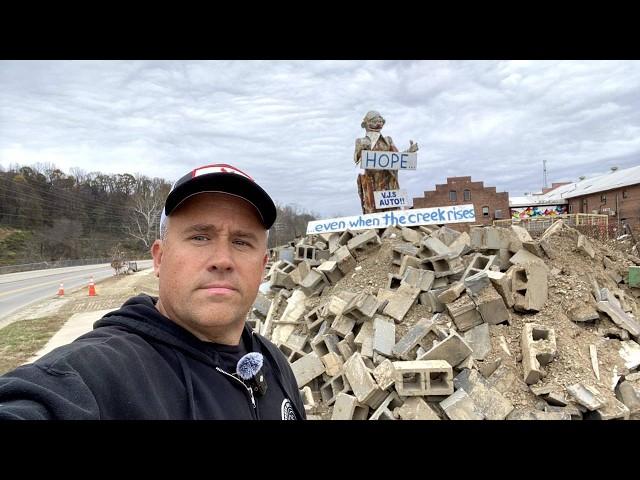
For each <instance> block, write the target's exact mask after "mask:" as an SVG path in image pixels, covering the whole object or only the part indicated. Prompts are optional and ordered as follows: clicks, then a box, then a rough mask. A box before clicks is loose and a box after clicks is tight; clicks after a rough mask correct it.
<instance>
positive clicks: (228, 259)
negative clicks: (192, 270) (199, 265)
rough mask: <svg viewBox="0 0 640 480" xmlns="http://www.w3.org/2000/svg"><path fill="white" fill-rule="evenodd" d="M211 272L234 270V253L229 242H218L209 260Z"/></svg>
mask: <svg viewBox="0 0 640 480" xmlns="http://www.w3.org/2000/svg"><path fill="white" fill-rule="evenodd" d="M209 269H210V270H221V271H227V270H233V252H232V250H231V246H230V245H228V244H227V242H216V245H214V247H213V249H212V250H211V256H210V259H209Z"/></svg>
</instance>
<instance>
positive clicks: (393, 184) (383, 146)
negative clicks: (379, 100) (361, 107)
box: [353, 110, 418, 214]
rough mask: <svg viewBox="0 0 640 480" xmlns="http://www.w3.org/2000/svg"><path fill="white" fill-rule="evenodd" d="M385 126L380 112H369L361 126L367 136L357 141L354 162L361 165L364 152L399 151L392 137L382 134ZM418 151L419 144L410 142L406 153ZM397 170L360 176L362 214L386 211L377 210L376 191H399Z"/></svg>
mask: <svg viewBox="0 0 640 480" xmlns="http://www.w3.org/2000/svg"><path fill="white" fill-rule="evenodd" d="M384 124H385V120H384V118H382V115H380V114H379V113H378V112H376V111H374V110H372V111H369V112H367V114H366V115H365V116H364V119H363V120H362V123H361V124H360V126H361V127H362V128H364V129H365V130H366V133H365V136H364V137H362V138H357V139H356V150H355V152H354V155H353V160H354V162H355V163H356V164H359V163H360V154H361V153H362V151H363V150H370V151H384V152H397V151H398V149H397V148H396V146H395V145H394V144H393V140H392V139H391V137H384V136H382V135H381V134H380V130H382V127H383V126H384ZM416 151H418V144H417V143H413V141H412V140H409V148H408V149H407V150H405V152H416ZM399 188H400V184H399V183H398V171H397V170H367V169H365V171H364V173H361V174H360V175H358V195H360V203H361V205H362V213H364V214H366V213H375V212H380V211H384V210H390V209H388V208H385V209H376V204H375V200H374V196H373V192H374V191H380V190H398V189H399Z"/></svg>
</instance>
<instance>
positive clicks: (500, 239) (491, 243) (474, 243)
mask: <svg viewBox="0 0 640 480" xmlns="http://www.w3.org/2000/svg"><path fill="white" fill-rule="evenodd" d="M469 235H470V236H471V248H472V249H474V250H498V249H501V248H504V249H508V248H509V245H510V244H511V242H512V241H513V239H514V238H515V237H514V236H513V235H512V232H511V230H510V229H507V228H502V227H471V229H470V231H469Z"/></svg>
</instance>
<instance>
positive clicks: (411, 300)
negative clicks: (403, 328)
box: [378, 285, 420, 323]
mask: <svg viewBox="0 0 640 480" xmlns="http://www.w3.org/2000/svg"><path fill="white" fill-rule="evenodd" d="M419 294H420V290H419V289H417V288H413V287H410V286H408V285H402V286H401V287H400V288H398V290H397V291H395V292H389V291H388V290H383V289H380V290H379V291H378V302H383V301H384V300H388V303H387V305H386V306H385V307H384V309H383V311H382V312H383V313H384V314H385V315H388V316H390V317H391V318H393V319H394V320H395V321H396V322H397V323H401V322H402V321H403V320H404V317H405V315H406V314H407V312H408V311H409V309H410V308H411V307H412V306H413V305H414V304H415V303H416V300H417V299H418V295H419Z"/></svg>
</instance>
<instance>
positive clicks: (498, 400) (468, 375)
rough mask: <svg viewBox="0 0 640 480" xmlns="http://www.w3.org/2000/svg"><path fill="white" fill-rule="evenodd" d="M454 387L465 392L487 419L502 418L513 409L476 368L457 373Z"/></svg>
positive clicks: (477, 410)
mask: <svg viewBox="0 0 640 480" xmlns="http://www.w3.org/2000/svg"><path fill="white" fill-rule="evenodd" d="M453 383H454V387H456V388H460V389H462V390H464V391H465V392H467V395H469V397H470V398H471V400H473V403H474V405H475V407H476V412H478V413H479V414H480V415H482V417H484V418H485V419H487V420H504V419H505V418H506V417H507V416H508V415H509V414H510V413H511V411H512V410H513V408H514V407H513V404H512V403H511V402H510V401H509V400H508V399H507V398H505V397H504V396H503V395H502V394H501V393H500V392H499V391H498V390H497V389H495V388H493V387H492V386H491V385H490V384H489V382H487V380H485V379H484V378H483V377H482V375H480V374H479V373H478V372H477V371H476V370H470V369H466V370H463V371H462V372H461V373H460V374H458V375H457V376H456V377H455V379H454V381H453Z"/></svg>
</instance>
